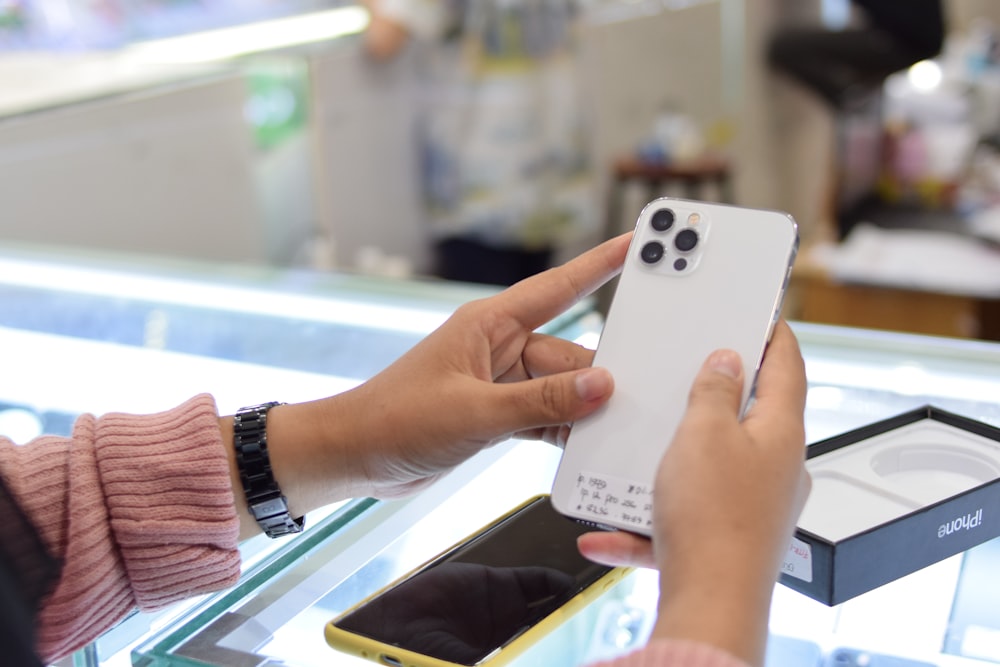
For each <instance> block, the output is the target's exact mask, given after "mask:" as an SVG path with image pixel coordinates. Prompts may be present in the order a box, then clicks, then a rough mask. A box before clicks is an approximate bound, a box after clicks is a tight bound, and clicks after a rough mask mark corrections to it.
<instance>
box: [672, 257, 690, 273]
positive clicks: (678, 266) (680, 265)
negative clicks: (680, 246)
mask: <svg viewBox="0 0 1000 667" xmlns="http://www.w3.org/2000/svg"><path fill="white" fill-rule="evenodd" d="M687 265H688V261H687V260H686V259H684V258H683V257H678V258H677V259H675V260H674V269H675V270H677V271H683V270H684V269H686V268H687Z"/></svg>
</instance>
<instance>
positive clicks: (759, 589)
mask: <svg viewBox="0 0 1000 667" xmlns="http://www.w3.org/2000/svg"><path fill="white" fill-rule="evenodd" d="M705 560H707V559H705ZM701 564H702V565H704V564H705V563H704V561H702V563H701ZM727 565H729V564H726V563H723V564H722V567H719V568H715V569H713V568H704V567H701V568H685V567H683V566H682V565H678V563H677V562H675V563H674V564H673V567H671V568H667V569H661V572H664V573H669V572H671V571H673V572H677V573H678V575H680V574H681V573H683V577H681V576H678V577H671V576H670V575H669V574H666V575H662V574H661V578H662V579H661V583H660V603H659V607H658V613H657V621H656V624H655V625H654V628H653V633H652V634H653V636H654V637H658V638H672V639H690V640H694V641H699V642H703V643H706V644H710V645H712V646H715V647H717V648H720V649H722V650H724V651H726V652H728V653H730V654H732V655H734V656H736V657H738V658H740V659H741V660H744V661H745V662H747V663H748V664H751V665H759V664H761V663H762V661H763V656H764V648H765V646H766V638H767V627H768V616H769V612H770V606H771V596H772V594H773V591H774V582H775V577H774V576H769V575H761V570H760V568H755V567H753V566H752V565H751V564H749V563H746V562H744V563H733V564H731V567H727Z"/></svg>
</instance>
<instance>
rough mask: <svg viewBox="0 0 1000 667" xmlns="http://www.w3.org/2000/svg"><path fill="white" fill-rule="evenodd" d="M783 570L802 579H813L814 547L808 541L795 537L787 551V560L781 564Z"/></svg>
mask: <svg viewBox="0 0 1000 667" xmlns="http://www.w3.org/2000/svg"><path fill="white" fill-rule="evenodd" d="M781 571H782V572H783V573H785V574H787V575H789V576H791V577H795V578H796V579H801V580H802V581H812V580H813V570H812V548H811V547H810V546H809V545H808V544H807V543H806V542H803V541H802V540H800V539H798V538H796V537H793V538H792V543H791V544H789V545H788V551H787V552H786V553H785V560H784V562H782V564H781Z"/></svg>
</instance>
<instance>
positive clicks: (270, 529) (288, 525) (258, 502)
mask: <svg viewBox="0 0 1000 667" xmlns="http://www.w3.org/2000/svg"><path fill="white" fill-rule="evenodd" d="M277 405H282V403H279V402H277V401H272V402H270V403H261V404H260V405H252V406H249V407H245V408H240V409H239V410H237V412H236V415H235V417H234V418H233V446H234V448H235V450H236V467H237V469H238V470H239V473H240V482H241V483H242V485H243V492H244V493H245V494H246V501H247V509H249V511H250V514H251V515H252V516H253V518H254V519H256V520H257V523H258V524H259V525H260V527H261V530H263V531H264V534H265V535H267V536H268V537H281V536H282V535H290V534H292V533H301V532H302V529H303V527H304V525H305V517H298V518H297V519H296V518H292V516H291V514H290V513H289V511H288V500H287V499H286V498H285V496H284V495H282V493H281V489H280V488H278V482H277V480H275V479H274V471H272V470H271V458H270V454H269V453H268V449H267V413H268V411H269V410H270V409H271V408H273V407H275V406H277Z"/></svg>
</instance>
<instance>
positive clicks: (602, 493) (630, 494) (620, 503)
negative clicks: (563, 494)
mask: <svg viewBox="0 0 1000 667" xmlns="http://www.w3.org/2000/svg"><path fill="white" fill-rule="evenodd" d="M576 491H577V504H576V508H575V509H576V511H577V512H580V513H582V514H583V515H585V517H587V518H590V519H593V520H594V521H595V522H597V523H604V524H608V525H613V526H618V527H628V526H634V527H635V528H636V529H637V530H641V531H643V532H647V533H648V532H650V531H652V529H653V488H652V485H650V484H639V483H636V482H631V481H629V480H626V479H621V478H617V477H612V476H609V475H598V474H595V473H589V472H581V473H580V474H579V475H578V476H577V479H576Z"/></svg>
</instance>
